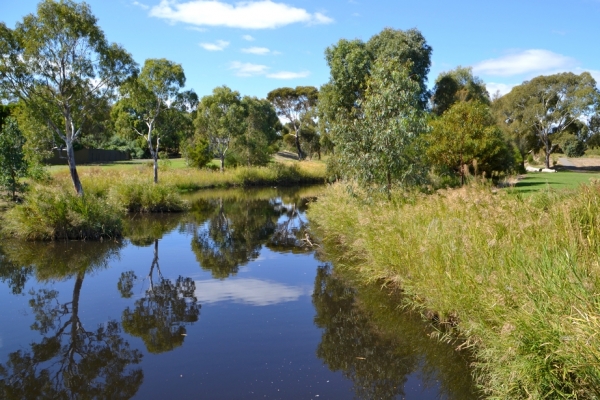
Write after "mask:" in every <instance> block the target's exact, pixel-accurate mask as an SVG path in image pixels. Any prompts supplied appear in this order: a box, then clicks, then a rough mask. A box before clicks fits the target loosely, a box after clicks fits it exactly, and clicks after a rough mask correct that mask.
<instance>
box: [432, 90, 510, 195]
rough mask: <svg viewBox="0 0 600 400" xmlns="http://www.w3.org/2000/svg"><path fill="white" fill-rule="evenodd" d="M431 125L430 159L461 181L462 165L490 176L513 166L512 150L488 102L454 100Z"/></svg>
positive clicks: (462, 176) (464, 172) (463, 175)
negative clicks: (455, 101) (457, 176)
mask: <svg viewBox="0 0 600 400" xmlns="http://www.w3.org/2000/svg"><path fill="white" fill-rule="evenodd" d="M431 125H432V129H431V132H430V133H429V134H428V137H427V139H428V146H427V151H426V153H427V157H428V159H429V161H430V162H431V163H432V164H433V165H435V166H437V167H442V168H448V169H449V170H450V171H452V172H454V173H455V174H457V175H459V176H460V178H461V184H463V183H464V181H465V174H466V172H467V171H466V170H465V168H470V169H471V170H472V171H473V172H485V173H486V174H487V175H488V176H491V175H492V174H493V173H494V172H504V171H508V170H509V169H510V168H511V167H512V164H513V162H512V161H513V160H512V158H511V157H512V156H511V155H512V152H511V151H510V148H509V146H508V144H507V143H506V141H505V139H504V136H503V134H502V131H501V130H500V128H499V127H498V126H497V125H496V123H495V120H494V117H493V115H492V113H491V111H490V109H489V107H488V106H487V105H485V104H483V103H481V102H479V101H468V102H458V103H455V104H454V105H453V106H451V107H450V109H448V110H447V111H446V112H445V113H444V114H443V115H442V116H441V117H439V118H437V119H435V120H433V122H432V123H431ZM474 163H476V166H477V167H476V168H475V167H474V165H473V164H474ZM475 169H477V171H475Z"/></svg>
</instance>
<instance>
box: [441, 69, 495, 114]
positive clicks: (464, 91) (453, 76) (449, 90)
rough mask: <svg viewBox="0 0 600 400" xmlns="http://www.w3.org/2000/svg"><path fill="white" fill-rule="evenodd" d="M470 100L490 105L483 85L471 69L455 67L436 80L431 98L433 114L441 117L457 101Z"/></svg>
mask: <svg viewBox="0 0 600 400" xmlns="http://www.w3.org/2000/svg"><path fill="white" fill-rule="evenodd" d="M471 100H473V101H479V102H480V103H483V104H485V105H490V96H489V94H488V92H487V89H486V87H485V83H484V82H483V81H482V80H481V79H480V78H479V77H477V76H473V69H472V68H471V67H467V68H465V67H460V66H459V67H456V68H455V69H453V70H451V71H447V72H442V73H441V74H440V75H439V76H438V78H437V79H436V81H435V87H434V88H433V95H432V96H431V103H432V111H433V112H434V114H436V115H438V116H439V115H442V114H443V113H444V112H445V111H446V110H448V109H449V108H450V107H452V105H453V104H454V103H456V102H457V101H471Z"/></svg>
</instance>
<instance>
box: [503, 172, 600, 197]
mask: <svg viewBox="0 0 600 400" xmlns="http://www.w3.org/2000/svg"><path fill="white" fill-rule="evenodd" d="M593 179H597V180H600V173H590V172H574V171H560V172H555V173H545V172H537V173H536V172H529V173H528V174H527V175H525V176H524V177H523V179H521V180H520V181H519V182H518V183H517V184H516V185H515V186H514V187H512V188H510V189H509V191H510V192H511V193H522V194H530V193H534V192H538V191H540V190H543V189H546V188H548V187H550V188H552V189H575V188H577V187H578V186H579V185H581V184H587V183H590V182H591V181H592V180H593Z"/></svg>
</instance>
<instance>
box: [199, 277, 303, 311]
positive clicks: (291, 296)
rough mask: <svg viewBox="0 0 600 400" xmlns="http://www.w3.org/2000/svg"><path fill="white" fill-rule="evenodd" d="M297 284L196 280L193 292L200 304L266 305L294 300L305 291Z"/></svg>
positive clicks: (244, 280)
mask: <svg viewBox="0 0 600 400" xmlns="http://www.w3.org/2000/svg"><path fill="white" fill-rule="evenodd" d="M307 292H308V290H304V289H303V288H301V287H297V286H286V285H283V284H281V283H276V282H267V281H261V280H259V279H228V280H225V281H217V280H208V281H196V292H195V293H194V294H195V296H196V298H197V299H198V302H200V304H207V303H216V302H220V301H233V302H235V303H242V304H249V305H252V306H268V305H273V304H278V303H284V302H289V301H296V300H298V298H300V296H302V295H304V294H310V293H307Z"/></svg>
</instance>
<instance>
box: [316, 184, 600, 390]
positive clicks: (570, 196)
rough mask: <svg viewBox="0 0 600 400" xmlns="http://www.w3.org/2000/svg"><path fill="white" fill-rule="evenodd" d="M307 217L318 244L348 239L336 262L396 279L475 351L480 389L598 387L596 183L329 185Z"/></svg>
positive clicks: (417, 305)
mask: <svg viewBox="0 0 600 400" xmlns="http://www.w3.org/2000/svg"><path fill="white" fill-rule="evenodd" d="M309 216H310V220H311V226H312V229H313V230H314V232H315V233H316V234H317V235H318V236H319V237H321V238H322V240H323V244H324V246H325V253H327V250H326V249H327V247H330V246H336V247H337V248H339V247H341V248H343V249H344V250H345V251H344V252H343V253H342V254H343V255H341V256H335V258H334V262H335V265H336V268H347V269H352V270H354V271H356V272H358V273H359V275H360V276H361V279H363V280H364V281H370V282H372V281H378V282H384V283H385V284H387V285H393V286H395V287H399V288H400V289H401V290H402V291H403V292H404V294H405V296H403V299H404V300H403V301H404V304H403V305H404V306H408V307H411V308H414V309H417V310H419V311H420V312H421V313H422V315H423V316H425V317H427V318H429V319H431V320H433V321H436V322H437V324H438V327H439V328H440V337H442V338H444V339H448V340H451V339H452V340H457V341H458V342H457V343H460V345H458V347H459V348H460V349H467V348H469V349H471V350H472V351H473V354H474V356H475V363H474V369H473V370H474V375H475V378H476V379H477V382H478V384H479V385H480V387H481V388H482V390H483V393H485V395H486V396H487V397H488V398H491V399H507V398H510V399H519V398H523V399H538V398H573V399H593V398H598V397H599V396H600V335H599V333H598V332H600V296H599V295H600V265H599V257H598V255H599V251H600V185H598V184H592V185H586V186H581V187H579V188H578V189H576V190H571V191H560V192H556V191H552V190H549V189H548V190H544V191H541V192H539V193H536V194H533V195H531V196H527V197H524V196H520V195H511V194H507V193H505V192H501V191H500V192H498V193H494V192H493V191H492V190H490V188H485V187H471V188H464V189H460V190H449V191H441V192H438V194H435V195H430V196H423V195H414V196H406V195H404V194H400V193H397V194H395V196H394V197H393V199H392V201H385V200H379V199H370V200H369V201H365V200H364V198H363V197H361V196H356V195H353V194H351V193H350V192H349V191H347V190H346V189H345V188H344V187H343V186H341V185H334V186H332V187H330V188H329V189H328V191H327V192H326V195H325V196H322V197H320V198H319V200H318V201H317V202H315V203H314V204H312V205H311V207H310V209H309ZM332 253H337V254H340V253H339V252H337V251H336V252H332Z"/></svg>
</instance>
